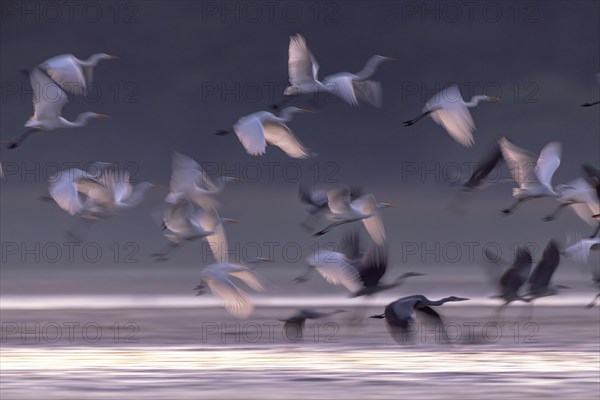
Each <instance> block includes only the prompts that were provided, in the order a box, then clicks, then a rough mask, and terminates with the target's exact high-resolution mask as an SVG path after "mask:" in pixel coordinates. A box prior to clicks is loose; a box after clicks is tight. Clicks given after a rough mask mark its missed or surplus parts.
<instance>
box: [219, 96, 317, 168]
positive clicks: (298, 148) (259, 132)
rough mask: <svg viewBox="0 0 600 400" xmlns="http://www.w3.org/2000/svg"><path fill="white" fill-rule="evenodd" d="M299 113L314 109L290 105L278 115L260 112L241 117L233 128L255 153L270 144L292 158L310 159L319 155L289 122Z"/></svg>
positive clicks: (226, 132) (262, 152) (245, 144)
mask: <svg viewBox="0 0 600 400" xmlns="http://www.w3.org/2000/svg"><path fill="white" fill-rule="evenodd" d="M297 112H311V111H310V110H307V109H304V108H298V107H286V108H284V109H283V110H281V112H280V113H279V116H275V115H274V114H273V113H270V112H268V111H259V112H255V113H253V114H249V115H246V116H245V117H242V118H240V119H239V120H238V121H237V122H236V123H235V125H234V126H233V131H234V132H235V134H236V135H237V137H238V139H239V140H240V142H241V143H242V145H243V146H244V148H245V149H246V152H247V153H248V154H250V155H252V156H261V155H263V154H265V152H266V151H267V143H268V144H271V145H273V146H277V147H279V148H280V149H281V150H283V152H284V153H285V154H287V155H288V156H290V157H292V158H308V157H312V156H314V155H315V154H314V153H312V152H311V151H310V150H309V149H307V148H306V147H305V146H304V145H303V144H302V143H301V142H300V141H299V140H298V138H296V136H295V135H294V133H293V132H292V130H291V129H290V128H289V127H288V126H287V125H286V122H289V121H291V120H292V115H293V114H294V113H297ZM230 133H231V131H228V130H219V131H215V134H217V135H228V134H230Z"/></svg>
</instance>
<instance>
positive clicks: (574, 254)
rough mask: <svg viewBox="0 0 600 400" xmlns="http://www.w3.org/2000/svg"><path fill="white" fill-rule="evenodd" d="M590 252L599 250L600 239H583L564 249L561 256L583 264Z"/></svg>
mask: <svg viewBox="0 0 600 400" xmlns="http://www.w3.org/2000/svg"><path fill="white" fill-rule="evenodd" d="M591 250H600V238H591V239H583V240H580V241H578V242H577V243H575V244H572V245H571V246H569V247H567V248H565V249H564V250H563V251H562V252H561V254H562V255H563V256H565V257H568V258H571V259H573V260H575V261H576V262H578V263H579V264H585V263H586V262H587V260H588V257H589V255H590V251H591Z"/></svg>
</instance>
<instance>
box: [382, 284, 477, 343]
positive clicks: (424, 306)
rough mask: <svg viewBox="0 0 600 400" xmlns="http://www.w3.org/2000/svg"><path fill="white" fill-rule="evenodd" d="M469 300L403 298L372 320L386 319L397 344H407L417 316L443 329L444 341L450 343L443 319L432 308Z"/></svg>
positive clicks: (418, 296) (416, 296)
mask: <svg viewBox="0 0 600 400" xmlns="http://www.w3.org/2000/svg"><path fill="white" fill-rule="evenodd" d="M465 300H469V299H467V298H464V297H456V296H451V297H446V298H443V299H441V300H437V301H434V300H429V299H428V298H427V297H425V296H423V295H413V296H407V297H402V298H401V299H398V300H396V301H394V302H392V303H390V304H388V305H387V307H385V310H384V312H383V314H378V315H373V316H371V318H378V319H385V322H386V324H387V326H388V330H389V331H390V335H391V336H392V338H394V340H395V341H396V342H397V343H406V342H407V340H408V339H409V335H410V334H411V326H412V325H413V324H414V323H415V322H416V316H417V314H419V316H421V317H424V318H426V319H429V320H432V321H433V322H434V323H435V325H436V327H441V331H442V336H443V338H444V341H446V342H447V341H448V338H447V336H446V335H445V331H444V328H443V320H442V317H441V316H440V315H439V314H438V313H437V312H436V311H435V310H433V309H432V308H431V307H432V306H441V305H442V304H444V303H448V302H456V301H465Z"/></svg>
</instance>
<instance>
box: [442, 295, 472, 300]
mask: <svg viewBox="0 0 600 400" xmlns="http://www.w3.org/2000/svg"><path fill="white" fill-rule="evenodd" d="M444 300H446V301H465V300H469V299H467V298H466V297H456V296H450V297H446V298H445V299H444Z"/></svg>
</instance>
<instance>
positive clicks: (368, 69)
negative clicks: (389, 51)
mask: <svg viewBox="0 0 600 400" xmlns="http://www.w3.org/2000/svg"><path fill="white" fill-rule="evenodd" d="M383 61H384V58H383V57H381V56H373V57H371V58H369V60H368V61H367V63H366V64H365V66H364V67H363V69H362V70H361V71H360V72H357V73H356V74H355V75H356V76H357V77H358V80H364V79H367V78H369V77H370V76H371V75H373V74H374V73H375V71H376V70H377V67H378V66H379V64H381V63H382V62H383Z"/></svg>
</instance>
